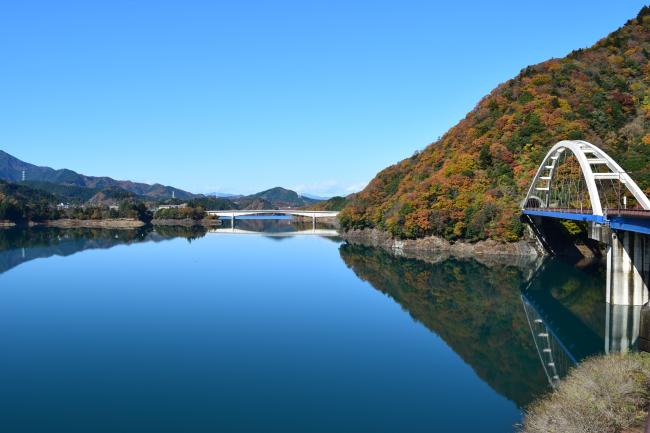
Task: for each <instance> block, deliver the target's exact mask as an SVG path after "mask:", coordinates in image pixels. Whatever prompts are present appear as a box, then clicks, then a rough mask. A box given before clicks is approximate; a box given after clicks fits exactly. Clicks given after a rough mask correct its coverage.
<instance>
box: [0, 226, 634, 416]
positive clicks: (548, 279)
mask: <svg viewBox="0 0 650 433" xmlns="http://www.w3.org/2000/svg"><path fill="white" fill-rule="evenodd" d="M301 224H303V223H301V222H299V221H290V220H285V221H277V220H276V221H269V220H242V221H238V222H237V227H238V228H241V229H242V230H250V231H258V232H266V234H268V235H273V234H276V233H286V232H294V233H296V232H300V231H302V230H305V229H309V228H310V226H311V222H305V223H304V224H303V225H304V226H306V227H303V226H302V225H301ZM319 229H320V227H319ZM207 232H208V231H207V230H206V229H205V228H202V227H157V228H156V229H152V228H143V229H140V230H106V229H52V228H50V229H46V228H33V229H8V230H1V231H0V273H3V272H6V271H8V270H9V269H11V268H13V267H15V266H18V265H20V264H21V263H24V262H26V261H29V260H33V259H36V258H42V257H50V256H54V255H59V256H67V255H71V254H74V253H76V252H79V251H84V250H90V249H106V248H112V247H114V246H116V245H125V244H126V245H128V244H134V243H141V242H160V241H163V240H168V239H173V238H178V237H182V238H185V239H187V240H188V241H189V242H191V241H193V240H195V239H198V238H201V237H203V236H205V235H206V234H207ZM274 239H283V238H282V237H277V238H274ZM333 239H334V240H335V241H338V239H337V238H333ZM339 254H340V257H341V259H342V260H343V261H344V263H345V264H346V265H347V267H348V268H350V269H351V270H352V271H353V272H354V273H355V274H356V275H357V276H358V277H359V278H360V279H362V280H364V281H367V282H368V283H370V285H372V287H374V289H376V290H378V291H380V292H382V293H384V294H386V295H388V296H390V297H391V298H392V299H393V300H394V301H395V302H397V303H398V304H399V305H400V306H401V307H402V308H403V309H404V311H405V312H406V313H408V314H409V315H410V316H411V317H412V318H413V319H414V320H416V321H418V322H420V323H422V324H423V325H424V326H426V328H428V329H429V330H430V331H431V332H433V333H435V334H437V335H438V336H440V337H441V338H442V339H443V340H444V341H445V342H446V344H447V345H448V346H449V347H450V348H451V349H453V350H454V352H456V354H458V356H460V357H461V358H462V360H463V361H464V362H465V363H466V364H467V365H469V366H471V368H472V369H473V370H474V372H475V373H476V375H478V376H479V377H480V378H481V379H482V380H483V381H484V382H486V383H487V384H488V385H489V386H490V387H491V388H492V389H493V390H495V391H496V392H497V393H499V394H501V395H502V396H504V397H506V398H508V399H509V400H511V401H513V402H515V403H516V404H517V406H519V407H524V406H526V405H527V404H528V403H530V402H531V401H532V400H533V399H535V398H536V397H537V396H539V395H540V394H542V393H544V392H546V391H548V389H549V386H550V387H554V386H555V385H556V384H557V383H558V381H559V380H561V378H562V377H564V376H565V375H566V374H567V372H568V371H569V369H570V368H571V367H572V366H574V365H575V364H576V363H578V362H580V361H581V360H583V359H584V358H586V357H589V356H592V355H594V354H597V353H602V352H619V351H626V350H634V349H636V347H637V345H638V334H639V313H640V311H639V310H640V307H627V306H613V305H608V304H606V303H605V302H604V299H605V297H604V285H605V278H604V275H603V269H602V267H601V266H599V265H598V264H594V265H591V266H586V267H582V268H576V267H574V266H572V265H569V264H566V263H563V262H562V261H560V260H546V261H543V262H525V261H522V262H519V263H515V262H513V261H511V262H510V263H508V264H504V263H490V262H483V263H481V262H478V261H476V260H473V259H455V258H451V257H444V256H440V257H437V258H432V259H431V260H430V261H422V260H416V259H410V258H406V257H398V256H395V255H393V254H389V253H387V252H385V251H383V250H381V249H376V248H370V247H363V246H355V245H349V244H341V246H340V248H339Z"/></svg>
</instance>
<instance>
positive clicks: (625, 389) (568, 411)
mask: <svg viewBox="0 0 650 433" xmlns="http://www.w3.org/2000/svg"><path fill="white" fill-rule="evenodd" d="M649 391H650V354H627V355H607V356H602V357H597V358H592V359H589V360H587V361H585V362H583V363H582V364H580V365H579V366H578V367H577V368H575V369H574V370H573V371H572V372H571V373H570V374H569V376H568V377H566V378H565V379H564V380H563V381H562V383H561V384H560V386H559V387H558V389H557V390H555V391H554V392H553V393H551V394H549V395H547V396H546V397H544V398H542V399H541V400H538V401H537V402H535V403H533V404H532V405H531V406H530V407H529V408H528V410H527V411H526V417H525V419H524V424H523V426H522V428H521V432H522V433H621V432H623V431H626V430H631V429H636V428H638V427H639V426H642V425H643V424H644V423H645V419H646V416H647V413H648V405H649V404H650V392H649Z"/></svg>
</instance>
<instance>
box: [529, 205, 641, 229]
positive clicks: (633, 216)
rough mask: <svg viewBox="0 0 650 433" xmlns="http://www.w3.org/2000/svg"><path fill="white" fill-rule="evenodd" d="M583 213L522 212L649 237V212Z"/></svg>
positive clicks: (558, 210) (557, 211)
mask: <svg viewBox="0 0 650 433" xmlns="http://www.w3.org/2000/svg"><path fill="white" fill-rule="evenodd" d="M585 212H589V210H585V211H579V210H577V209H576V210H573V209H551V208H548V209H545V208H535V209H524V210H523V211H522V213H523V214H524V215H530V216H540V217H546V218H558V219H565V220H574V221H585V222H595V223H598V224H605V225H608V226H610V227H611V228H612V229H614V230H625V231H630V232H635V233H644V234H647V235H650V211H643V210H626V209H621V210H616V211H614V212H610V213H609V214H608V215H594V214H592V213H585Z"/></svg>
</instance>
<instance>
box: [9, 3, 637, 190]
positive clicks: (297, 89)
mask: <svg viewBox="0 0 650 433" xmlns="http://www.w3.org/2000/svg"><path fill="white" fill-rule="evenodd" d="M642 6H643V2H642V1H631V0H630V1H622V2H613V1H566V0H565V1H546V2H535V3H532V2H522V1H501V2H499V1H493V2H479V1H477V2H474V3H473V2H467V1H455V2H444V3H443V2H433V1H422V2H419V1H408V0H406V1H405V0H402V1H393V2H387V1H373V2H361V1H359V2H352V1H337V0H333V1H332V0H330V1H314V2H309V1H276V2H273V1H259V2H256V1H239V2H238V1H228V2H220V1H176V2H168V1H155V2H154V1H151V2H148V1H111V2H101V3H100V2H87V1H79V2H68V1H57V2H51V1H47V2H37V1H16V2H11V1H5V2H2V3H0V149H3V150H5V151H7V152H9V153H11V154H13V155H15V156H17V157H19V158H21V159H23V160H25V161H28V162H32V163H35V164H39V165H48V166H51V167H55V168H63V167H65V168H70V169H73V170H76V171H79V172H81V173H84V174H89V175H107V176H111V177H114V178H118V179H132V180H137V181H145V182H160V183H163V184H169V185H174V186H177V187H179V188H183V189H187V190H190V191H193V192H210V191H221V192H234V193H250V192H256V191H259V190H262V189H266V188H269V187H273V186H277V185H282V186H285V187H289V188H294V189H297V190H300V191H303V192H309V193H313V194H321V195H331V194H344V193H348V192H351V191H354V190H357V189H359V188H361V187H362V186H363V185H364V184H365V183H366V182H368V181H369V180H370V179H371V178H372V177H373V176H374V175H375V174H376V173H377V172H378V171H379V170H381V169H382V168H384V167H386V166H388V165H390V164H392V163H395V162H397V161H399V160H400V159H403V158H405V157H407V156H410V155H411V154H412V153H413V152H414V151H415V150H417V149H421V148H423V147H425V146H426V145H427V144H428V143H430V142H432V141H434V140H435V139H436V138H437V137H438V136H440V135H442V134H443V133H444V132H445V131H446V130H447V129H449V128H450V127H451V126H453V125H454V124H455V123H456V122H457V121H458V120H460V119H462V118H463V117H464V116H465V114H466V113H467V112H468V111H470V110H471V109H472V108H473V107H474V105H475V104H476V103H477V102H478V100H479V99H480V98H481V97H482V96H484V95H485V94H487V93H488V92H489V91H490V90H491V89H492V88H494V87H495V86H496V85H497V84H499V83H501V82H503V81H505V80H507V79H509V78H511V77H512V76H514V75H516V74H517V73H518V72H519V70H521V69H522V68H524V67H525V66H526V65H529V64H533V63H537V62H540V61H543V60H545V59H548V58H551V57H562V56H564V55H566V54H567V53H568V52H569V51H571V50H572V49H575V48H580V47H586V46H589V45H591V44H593V43H594V42H596V41H597V40H598V39H600V38H601V37H603V36H605V35H606V34H607V33H609V32H611V31H613V30H615V29H616V28H618V27H620V26H621V25H623V24H624V23H625V21H626V20H627V19H629V18H632V17H634V16H635V15H636V13H637V12H638V10H639V9H640V8H641V7H642Z"/></svg>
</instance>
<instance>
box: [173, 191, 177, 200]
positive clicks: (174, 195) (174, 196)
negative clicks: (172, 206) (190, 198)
mask: <svg viewBox="0 0 650 433" xmlns="http://www.w3.org/2000/svg"><path fill="white" fill-rule="evenodd" d="M174 198H176V191H173V190H172V199H174Z"/></svg>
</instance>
